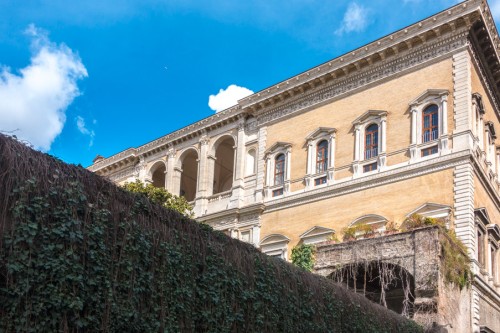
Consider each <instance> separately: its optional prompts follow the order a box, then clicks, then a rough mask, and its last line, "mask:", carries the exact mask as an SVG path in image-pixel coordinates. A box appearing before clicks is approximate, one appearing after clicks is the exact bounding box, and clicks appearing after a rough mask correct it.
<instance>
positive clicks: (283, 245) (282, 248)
mask: <svg viewBox="0 0 500 333" xmlns="http://www.w3.org/2000/svg"><path fill="white" fill-rule="evenodd" d="M289 242H290V239H289V238H288V237H286V236H284V235H280V234H273V235H269V236H266V237H264V238H263V239H262V240H261V242H260V249H261V251H262V252H263V253H265V254H267V255H268V256H271V257H277V258H281V259H284V260H286V259H287V257H288V253H287V252H288V251H287V249H288V243H289Z"/></svg>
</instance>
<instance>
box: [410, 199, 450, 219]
mask: <svg viewBox="0 0 500 333" xmlns="http://www.w3.org/2000/svg"><path fill="white" fill-rule="evenodd" d="M450 212H451V207H450V206H447V205H442V204H437V203H432V202H427V203H425V204H423V205H421V206H419V207H417V208H416V209H414V210H412V211H411V212H410V213H408V214H407V215H406V216H407V217H408V216H411V215H413V214H418V215H422V216H426V217H447V216H448V215H449V214H450Z"/></svg>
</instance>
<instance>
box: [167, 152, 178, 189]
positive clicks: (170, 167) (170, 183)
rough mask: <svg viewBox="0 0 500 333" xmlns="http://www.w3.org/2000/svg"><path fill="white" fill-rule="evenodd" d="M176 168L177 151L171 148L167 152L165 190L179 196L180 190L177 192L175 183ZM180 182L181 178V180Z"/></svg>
mask: <svg viewBox="0 0 500 333" xmlns="http://www.w3.org/2000/svg"><path fill="white" fill-rule="evenodd" d="M174 167H175V149H174V148H170V149H169V150H168V151H167V174H166V175H165V182H166V184H165V188H166V189H167V191H168V192H170V193H172V194H175V195H179V189H177V191H176V190H175V181H174V172H175V170H174ZM179 182H180V178H179Z"/></svg>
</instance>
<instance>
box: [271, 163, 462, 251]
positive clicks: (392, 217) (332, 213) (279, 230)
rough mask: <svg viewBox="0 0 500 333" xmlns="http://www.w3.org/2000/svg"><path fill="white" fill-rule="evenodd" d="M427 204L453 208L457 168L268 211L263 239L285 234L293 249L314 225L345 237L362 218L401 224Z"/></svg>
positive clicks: (289, 247)
mask: <svg viewBox="0 0 500 333" xmlns="http://www.w3.org/2000/svg"><path fill="white" fill-rule="evenodd" d="M427 202H432V203H437V204H443V205H449V206H452V207H453V169H447V170H443V171H440V172H435V173H431V174H428V175H423V176H416V177H415V178H410V179H406V180H402V181H399V182H395V183H391V184H387V185H382V186H376V187H373V188H370V189H368V190H363V191H358V192H354V193H349V194H345V195H341V196H338V197H333V198H329V199H325V200H320V201H316V202H312V203H309V204H302V205H299V206H296V207H291V208H287V209H280V210H277V211H274V212H270V213H266V212H264V214H263V215H262V220H261V221H262V228H261V239H264V238H265V237H266V236H268V235H271V234H282V235H285V236H287V237H288V238H290V243H289V244H288V249H289V250H290V249H292V248H293V247H294V246H295V245H297V243H298V242H299V241H300V239H299V236H300V235H301V234H303V233H304V232H306V231H307V230H308V229H310V228H312V227H314V226H321V227H327V228H332V229H334V230H335V233H336V235H337V236H338V237H339V238H341V236H342V235H341V234H342V228H344V227H346V226H348V225H349V224H350V223H351V222H352V221H354V220H355V219H357V218H359V217H361V216H364V215H368V214H377V215H381V216H383V217H385V218H387V219H388V220H389V221H394V222H395V223H396V224H397V225H399V224H400V223H401V222H402V221H403V220H404V219H405V217H406V215H407V214H408V213H410V212H411V211H413V210H414V209H416V208H418V207H419V206H421V205H423V204H425V203H427ZM290 252H291V251H288V253H290Z"/></svg>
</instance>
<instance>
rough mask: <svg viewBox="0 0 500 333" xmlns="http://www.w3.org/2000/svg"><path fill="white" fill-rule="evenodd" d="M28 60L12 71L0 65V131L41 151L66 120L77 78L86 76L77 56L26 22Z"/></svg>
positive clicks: (75, 92) (78, 92)
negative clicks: (28, 43)
mask: <svg viewBox="0 0 500 333" xmlns="http://www.w3.org/2000/svg"><path fill="white" fill-rule="evenodd" d="M26 33H27V34H28V35H30V36H31V38H32V42H31V48H32V56H31V63H30V64H29V65H28V66H27V67H25V68H23V69H21V70H19V73H12V72H11V70H10V68H8V67H2V68H0V131H4V132H9V133H13V134H15V135H16V136H17V137H18V138H19V139H22V140H26V141H28V142H29V143H31V144H32V145H34V146H35V147H36V148H38V149H41V150H43V151H47V150H49V149H50V146H51V144H52V142H53V141H54V139H55V138H56V137H57V136H58V135H59V134H60V133H61V131H62V129H63V127H64V123H65V121H66V109H67V107H68V106H69V105H70V104H71V103H72V102H73V99H74V98H75V97H77V96H78V95H80V91H79V89H78V86H77V81H78V80H79V79H82V78H84V77H87V76H88V74H87V70H86V69H85V66H84V65H83V64H82V62H81V60H80V58H79V57H78V55H76V54H75V53H73V51H71V49H69V48H68V47H67V46H66V45H64V44H59V45H57V44H55V43H52V42H51V41H50V40H49V39H48V37H47V33H45V32H44V31H42V30H40V29H37V28H36V27H35V26H34V25H30V26H29V27H28V29H27V30H26Z"/></svg>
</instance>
